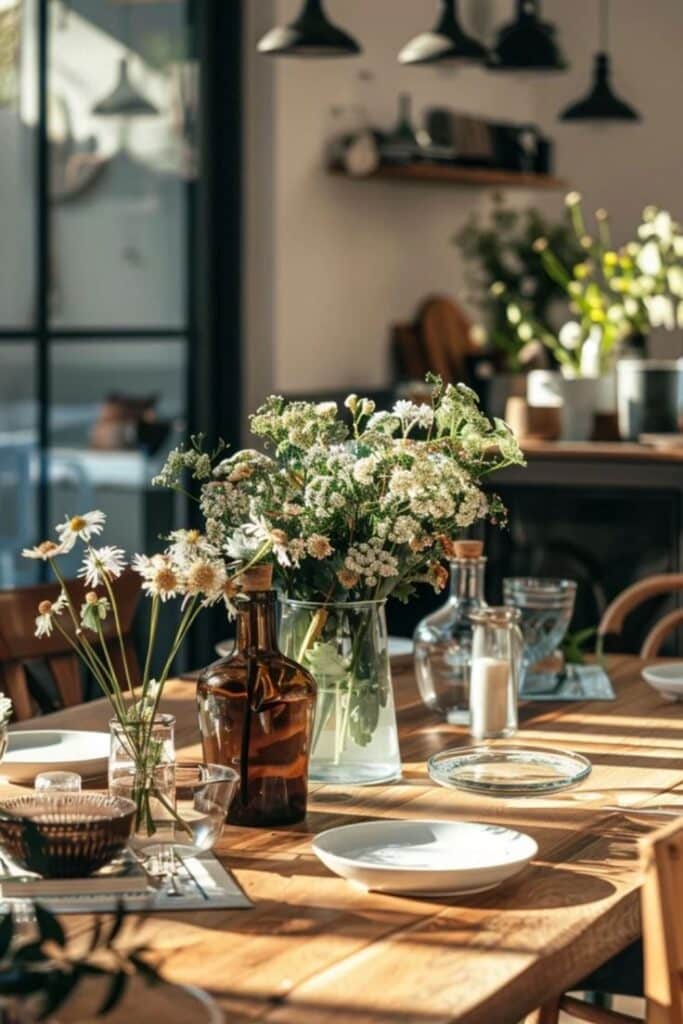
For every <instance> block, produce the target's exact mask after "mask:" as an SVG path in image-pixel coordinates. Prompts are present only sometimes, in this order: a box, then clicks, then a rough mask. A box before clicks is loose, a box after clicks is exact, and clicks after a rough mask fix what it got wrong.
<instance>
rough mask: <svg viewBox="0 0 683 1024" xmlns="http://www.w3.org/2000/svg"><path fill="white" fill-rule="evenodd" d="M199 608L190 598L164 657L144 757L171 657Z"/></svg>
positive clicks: (144, 742) (177, 648) (195, 601)
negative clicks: (169, 648)
mask: <svg viewBox="0 0 683 1024" xmlns="http://www.w3.org/2000/svg"><path fill="white" fill-rule="evenodd" d="M201 610H202V605H201V603H200V602H199V599H198V598H197V597H194V598H193V599H192V602H191V603H190V605H189V606H188V608H187V611H185V612H184V614H183V617H182V619H181V620H180V625H179V626H178V629H177V631H176V635H175V638H174V640H173V644H172V646H171V650H170V653H169V655H168V658H167V659H166V663H165V665H164V667H163V669H162V671H161V675H160V676H159V679H158V683H159V689H158V691H157V695H156V699H155V701H154V706H153V707H152V713H151V715H150V718H149V729H148V730H147V735H146V736H145V738H144V741H143V756H144V757H145V758H146V757H147V748H148V746H149V742H150V740H151V738H152V729H153V727H154V720H155V718H156V716H157V711H158V710H159V703H160V701H161V694H162V692H163V689H164V683H165V682H166V679H167V677H168V673H169V672H170V670H171V665H172V664H173V659H174V658H175V656H176V654H177V653H178V650H179V649H180V645H181V644H182V642H183V640H184V639H185V637H186V635H187V632H188V630H189V629H190V627H191V626H192V624H193V622H194V621H195V619H196V618H197V616H198V615H199V613H200V611H201Z"/></svg>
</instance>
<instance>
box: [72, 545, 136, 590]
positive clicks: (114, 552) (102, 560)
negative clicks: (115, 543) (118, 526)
mask: <svg viewBox="0 0 683 1024" xmlns="http://www.w3.org/2000/svg"><path fill="white" fill-rule="evenodd" d="M125 568H126V563H125V562H124V551H123V550H122V548H116V547H112V545H111V544H107V545H105V547H103V548H92V549H91V550H90V551H88V552H87V554H86V556H85V558H84V559H83V565H82V566H81V568H80V569H79V570H78V576H79V577H81V578H82V579H84V580H85V582H86V584H87V586H89V587H99V586H100V585H101V584H102V583H103V582H104V580H105V579H117V578H118V577H119V576H120V575H121V573H122V572H123V570H124V569H125Z"/></svg>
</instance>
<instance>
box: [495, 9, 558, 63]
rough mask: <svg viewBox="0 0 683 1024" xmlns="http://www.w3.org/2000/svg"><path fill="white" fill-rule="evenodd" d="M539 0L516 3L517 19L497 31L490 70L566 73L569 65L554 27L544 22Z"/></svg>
mask: <svg viewBox="0 0 683 1024" xmlns="http://www.w3.org/2000/svg"><path fill="white" fill-rule="evenodd" d="M540 6H541V5H540V0H517V13H516V16H515V20H514V21H511V22H509V23H508V24H507V25H503V27H502V28H501V29H500V31H499V32H498V39H497V41H496V44H495V46H494V47H493V50H492V51H491V56H490V58H489V61H488V65H487V66H488V68H489V70H491V71H564V70H565V69H566V68H567V62H566V61H565V59H564V56H563V55H562V52H561V50H560V48H559V46H558V45H557V41H556V39H555V35H556V32H555V26H554V25H551V24H550V23H549V22H547V21H541V15H540Z"/></svg>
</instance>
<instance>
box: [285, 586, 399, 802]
mask: <svg viewBox="0 0 683 1024" xmlns="http://www.w3.org/2000/svg"><path fill="white" fill-rule="evenodd" d="M281 604H282V616H281V621H280V645H281V647H282V649H283V650H284V651H285V652H286V653H287V654H289V655H290V657H293V658H294V659H295V660H296V661H299V662H301V664H302V665H304V666H305V667H306V668H307V669H308V670H309V671H310V672H311V673H312V675H313V678H314V679H315V681H316V684H317V688H318V698H317V702H316V713H315V719H314V723H313V737H312V742H311V763H310V777H311V779H312V780H315V781H316V782H327V783H332V784H340V785H356V786H362V785H370V784H372V783H382V782H392V781H394V780H396V779H399V778H400V777H401V757H400V752H399V746H398V730H397V727H396V712H395V709H394V694H393V688H392V685H391V667H390V662H389V649H388V639H387V626H386V618H385V602H384V601H350V602H347V603H343V604H318V603H315V602H308V601H295V600H290V599H282V600H281Z"/></svg>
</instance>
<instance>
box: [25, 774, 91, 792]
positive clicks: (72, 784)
mask: <svg viewBox="0 0 683 1024" xmlns="http://www.w3.org/2000/svg"><path fill="white" fill-rule="evenodd" d="M33 788H34V789H37V790H40V791H42V792H44V793H45V792H49V793H80V791H81V777H80V775H79V774H78V772H40V774H39V775H36V777H35V779H34V780H33Z"/></svg>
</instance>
